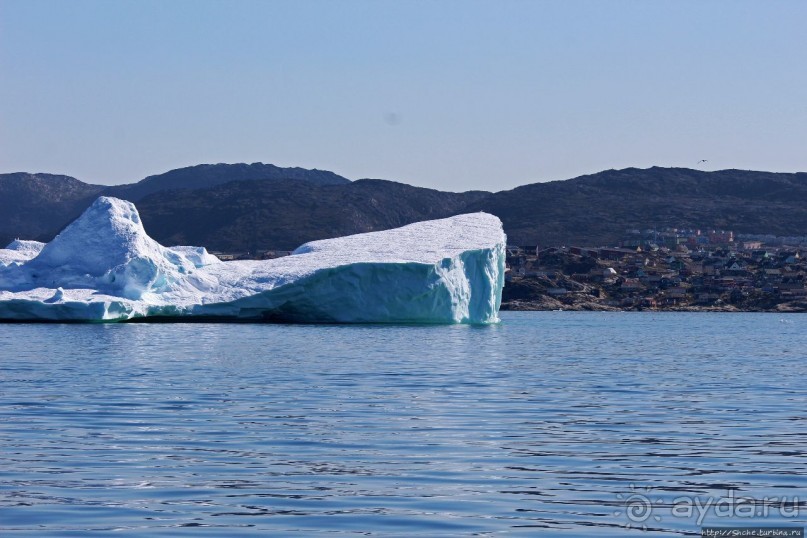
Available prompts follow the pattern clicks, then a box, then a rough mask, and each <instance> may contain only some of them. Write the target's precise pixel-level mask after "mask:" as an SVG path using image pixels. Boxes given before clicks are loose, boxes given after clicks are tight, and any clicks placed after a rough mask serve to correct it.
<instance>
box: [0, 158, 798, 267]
mask: <svg viewBox="0 0 807 538" xmlns="http://www.w3.org/2000/svg"><path fill="white" fill-rule="evenodd" d="M100 194H106V195H112V196H117V197H120V198H124V199H128V200H130V201H134V202H136V203H137V205H138V208H139V209H140V213H141V215H142V217H143V221H144V223H145V225H146V229H147V230H148V232H149V234H151V235H152V236H153V237H154V238H155V239H157V240H158V241H160V242H162V243H164V244H178V243H185V244H197V245H200V246H206V247H208V248H211V249H216V250H227V251H255V250H261V249H291V248H294V247H295V246H297V245H299V244H300V243H302V242H305V241H308V240H311V239H319V238H327V237H334V236H338V235H345V234H351V233H359V232H365V231H372V230H381V229H385V228H391V227H395V226H400V225H403V224H408V223H410V222H415V221H419V220H425V219H432V218H440V217H446V216H450V215H455V214H459V213H465V212H473V211H487V212H489V213H493V214H494V215H497V216H499V217H500V218H501V219H502V221H503V222H504V226H505V231H506V232H507V234H508V237H509V240H510V242H511V243H513V244H521V245H562V244H567V245H587V246H598V245H606V244H613V243H615V242H617V241H619V239H620V238H622V237H623V236H624V234H625V230H626V229H628V228H648V227H654V226H655V227H658V228H663V227H667V226H671V227H700V228H707V227H709V228H724V229H732V230H734V231H735V232H747V233H769V234H775V235H807V174H805V173H795V174H780V173H769V172H754V171H744V170H722V171H718V172H703V171H698V170H690V169H685V168H658V167H654V168H649V169H637V168H628V169H624V170H607V171H604V172H600V173H597V174H592V175H587V176H581V177H578V178H575V179H569V180H565V181H553V182H548V183H534V184H531V185H525V186H522V187H518V188H516V189H512V190H508V191H501V192H497V193H489V192H482V191H473V192H466V193H452V192H441V191H437V190H432V189H423V188H418V187H412V186H410V185H405V184H402V183H396V182H392V181H384V180H358V181H353V182H351V181H350V180H348V179H346V178H344V177H341V176H338V175H336V174H334V173H332V172H327V171H321V170H306V169H302V168H279V167H276V166H273V165H269V164H262V163H254V164H234V165H225V164H216V165H199V166H192V167H188V168H182V169H179V170H172V171H170V172H167V173H165V174H161V175H157V176H150V177H147V178H145V179H143V180H142V181H140V182H137V183H133V184H130V185H120V186H114V187H103V186H99V185H88V184H85V183H82V182H81V181H79V180H77V179H75V178H70V177H67V176H54V175H48V174H24V173H23V174H3V175H0V244H5V243H7V242H9V241H10V240H11V239H14V238H15V237H20V238H28V239H39V240H48V239H50V238H51V237H53V235H54V234H55V233H56V232H57V231H58V230H59V229H60V228H61V227H63V226H64V225H65V224H67V223H68V222H69V221H70V220H71V219H72V218H75V217H76V216H77V215H78V214H79V213H80V212H81V211H82V210H84V209H85V208H86V207H88V206H89V204H90V203H91V202H92V200H93V199H95V197H97V196H98V195H100Z"/></svg>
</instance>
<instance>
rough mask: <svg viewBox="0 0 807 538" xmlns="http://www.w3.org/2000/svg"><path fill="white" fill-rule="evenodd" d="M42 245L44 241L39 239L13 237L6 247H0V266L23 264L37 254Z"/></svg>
mask: <svg viewBox="0 0 807 538" xmlns="http://www.w3.org/2000/svg"><path fill="white" fill-rule="evenodd" d="M44 246H45V243H40V242H39V241H23V240H21V239H15V240H14V241H12V242H11V243H9V244H8V246H7V247H6V248H0V267H5V266H8V265H11V264H14V265H20V264H23V263H25V262H27V261H28V260H30V259H31V258H34V257H35V256H36V255H37V254H39V252H40V251H41V250H42V247H44Z"/></svg>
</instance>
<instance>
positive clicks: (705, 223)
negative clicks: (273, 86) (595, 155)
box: [465, 167, 807, 246]
mask: <svg viewBox="0 0 807 538" xmlns="http://www.w3.org/2000/svg"><path fill="white" fill-rule="evenodd" d="M465 210H466V211H480V210H482V211H488V212H490V213H493V214H494V215H498V216H499V217H500V218H501V219H502V221H503V222H504V227H505V231H506V232H507V236H508V240H509V241H510V242H511V243H515V244H521V245H563V244H567V245H568V244H576V245H589V246H599V245H606V244H613V243H614V242H616V241H618V240H619V239H620V238H622V237H623V236H624V233H625V230H626V229H628V228H647V227H653V226H657V227H659V228H663V227H665V226H670V227H682V226H685V227H689V226H691V227H704V228H706V227H714V228H724V229H731V230H734V231H736V232H750V233H753V232H756V233H771V234H778V235H807V174H805V173H797V174H775V173H769V172H750V171H744V170H722V171H719V172H701V171H698V170H690V169H685V168H658V167H654V168H649V169H645V170H643V169H637V168H628V169H625V170H608V171H605V172H600V173H598V174H593V175H588V176H581V177H578V178H575V179H570V180H567V181H553V182H549V183H535V184H532V185H525V186H523V187H518V188H516V189H513V190H510V191H502V192H498V193H495V194H492V195H490V196H488V197H486V198H484V199H481V200H479V201H477V202H474V203H471V204H470V205H469V206H468V207H466V208H465Z"/></svg>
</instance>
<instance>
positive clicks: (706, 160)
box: [698, 159, 709, 164]
mask: <svg viewBox="0 0 807 538" xmlns="http://www.w3.org/2000/svg"><path fill="white" fill-rule="evenodd" d="M708 162H709V159H701V160H700V161H698V164H700V163H708Z"/></svg>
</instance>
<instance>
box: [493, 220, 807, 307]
mask: <svg viewBox="0 0 807 538" xmlns="http://www.w3.org/2000/svg"><path fill="white" fill-rule="evenodd" d="M805 254H807V237H799V236H796V237H777V236H772V235H751V234H739V235H738V234H735V233H734V232H732V231H728V230H697V229H676V228H667V229H664V230H655V229H648V230H638V229H633V230H626V232H625V237H624V238H623V240H622V241H621V242H620V243H619V245H617V246H612V247H600V248H588V247H578V246H558V247H540V246H508V247H507V260H506V273H505V274H506V277H505V278H506V285H505V288H504V294H503V299H502V309H503V310H673V311H675V310H679V311H776V312H804V311H807V288H806V287H805V282H806V279H805V275H807V256H806V255H805Z"/></svg>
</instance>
